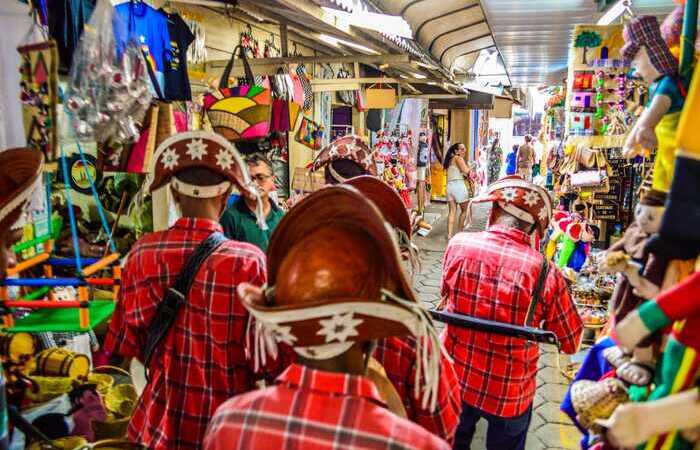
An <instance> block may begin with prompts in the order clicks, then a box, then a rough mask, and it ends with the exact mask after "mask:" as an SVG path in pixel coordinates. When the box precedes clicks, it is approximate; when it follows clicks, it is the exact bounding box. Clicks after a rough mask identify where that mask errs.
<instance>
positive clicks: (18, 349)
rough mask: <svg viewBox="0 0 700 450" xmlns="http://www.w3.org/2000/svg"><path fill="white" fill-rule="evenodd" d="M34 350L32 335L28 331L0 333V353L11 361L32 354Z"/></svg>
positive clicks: (34, 344) (34, 343)
mask: <svg viewBox="0 0 700 450" xmlns="http://www.w3.org/2000/svg"><path fill="white" fill-rule="evenodd" d="M35 351H36V342H35V341H34V336H32V335H31V334H29V333H0V355H2V356H3V357H4V358H9V359H10V360H11V361H20V360H21V359H22V357H23V356H32V355H33V354H34V352H35Z"/></svg>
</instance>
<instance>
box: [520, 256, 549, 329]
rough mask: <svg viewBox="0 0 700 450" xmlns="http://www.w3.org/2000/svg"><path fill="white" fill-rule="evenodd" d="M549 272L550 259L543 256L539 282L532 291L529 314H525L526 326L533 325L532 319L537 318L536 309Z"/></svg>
mask: <svg viewBox="0 0 700 450" xmlns="http://www.w3.org/2000/svg"><path fill="white" fill-rule="evenodd" d="M548 273H549V261H547V258H546V257H543V261H542V267H541V268H540V275H539V276H538V277H537V284H535V289H534V290H533V291H532V300H530V306H528V308H527V315H526V316H525V326H526V327H531V326H532V321H533V320H534V318H535V311H537V305H538V304H539V303H540V299H541V298H542V292H543V291H544V285H545V283H546V281H547V274H548Z"/></svg>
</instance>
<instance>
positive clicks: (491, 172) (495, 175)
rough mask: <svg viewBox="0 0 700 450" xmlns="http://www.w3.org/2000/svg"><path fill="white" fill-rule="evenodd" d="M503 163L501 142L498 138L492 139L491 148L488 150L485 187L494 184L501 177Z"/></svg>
mask: <svg viewBox="0 0 700 450" xmlns="http://www.w3.org/2000/svg"><path fill="white" fill-rule="evenodd" d="M502 163H503V149H501V141H500V139H499V138H494V140H493V143H492V144H491V148H490V149H489V161H488V171H487V176H486V185H487V186H488V185H491V184H492V183H495V182H496V180H498V179H499V178H500V177H501V164H502Z"/></svg>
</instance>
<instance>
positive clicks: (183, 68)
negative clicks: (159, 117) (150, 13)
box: [161, 10, 195, 101]
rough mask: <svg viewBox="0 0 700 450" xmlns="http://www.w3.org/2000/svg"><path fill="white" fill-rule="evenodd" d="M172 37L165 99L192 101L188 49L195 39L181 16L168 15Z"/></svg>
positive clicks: (166, 64)
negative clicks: (188, 70)
mask: <svg viewBox="0 0 700 450" xmlns="http://www.w3.org/2000/svg"><path fill="white" fill-rule="evenodd" d="M161 11H162V13H163V14H165V16H166V17H167V19H168V34H169V35H170V55H169V57H168V60H167V61H166V62H165V74H164V75H165V89H164V90H163V91H164V94H165V99H166V100H184V101H190V100H192V89H191V88H190V78H189V76H188V74H187V49H188V48H189V46H190V44H192V42H193V41H194V39H195V36H194V34H192V31H190V27H189V26H188V25H187V23H186V22H185V21H184V20H183V19H182V17H180V15H179V14H167V13H166V12H165V11H163V10H161Z"/></svg>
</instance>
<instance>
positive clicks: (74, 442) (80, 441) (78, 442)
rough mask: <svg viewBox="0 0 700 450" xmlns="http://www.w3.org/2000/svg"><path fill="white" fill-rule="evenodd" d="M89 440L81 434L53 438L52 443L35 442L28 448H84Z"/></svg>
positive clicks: (29, 449) (53, 449) (72, 449)
mask: <svg viewBox="0 0 700 450" xmlns="http://www.w3.org/2000/svg"><path fill="white" fill-rule="evenodd" d="M87 443H88V442H87V441H86V440H85V438H84V437H81V436H68V437H63V438H58V439H53V440H52V441H51V445H48V444H44V443H42V442H34V443H32V444H30V445H29V446H28V447H27V450H56V449H60V450H75V449H76V448H83V447H84V446H85V445H86V444H87Z"/></svg>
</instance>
